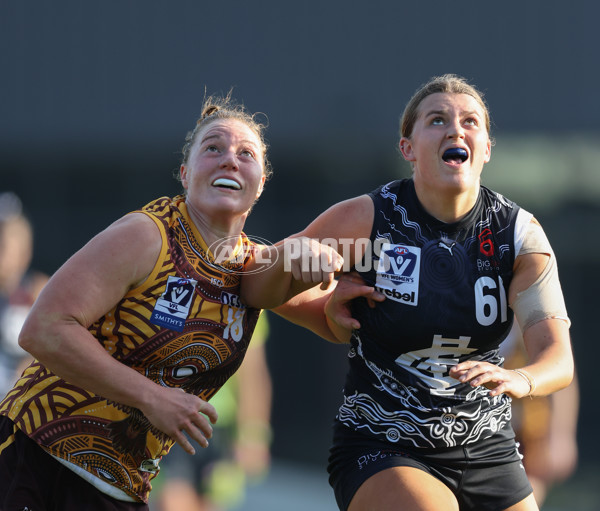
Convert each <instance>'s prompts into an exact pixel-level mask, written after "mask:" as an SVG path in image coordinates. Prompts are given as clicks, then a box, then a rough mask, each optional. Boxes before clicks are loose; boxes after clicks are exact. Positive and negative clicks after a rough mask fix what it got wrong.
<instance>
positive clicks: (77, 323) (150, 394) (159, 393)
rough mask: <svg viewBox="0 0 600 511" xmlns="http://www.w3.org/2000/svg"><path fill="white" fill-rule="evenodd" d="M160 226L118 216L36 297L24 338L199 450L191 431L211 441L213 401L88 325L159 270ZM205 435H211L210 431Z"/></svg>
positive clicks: (59, 368)
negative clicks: (121, 355)
mask: <svg viewBox="0 0 600 511" xmlns="http://www.w3.org/2000/svg"><path fill="white" fill-rule="evenodd" d="M161 243H162V240H161V236H160V232H159V230H158V228H157V226H156V225H155V224H154V222H153V221H152V220H151V219H150V218H148V217H147V216H146V215H143V214H139V213H135V214H131V215H127V216H125V217H123V218H122V219H120V220H118V221H117V222H115V223H114V224H112V225H111V226H109V227H108V228H107V229H105V230H104V231H102V232H101V233H99V234H98V235H97V236H95V237H94V238H93V239H92V240H90V241H89V242H88V243H87V244H86V245H85V246H84V247H83V248H82V249H81V250H79V251H78V252H77V253H75V254H74V255H73V256H72V257H71V258H70V259H69V260H68V261H67V262H66V263H65V264H64V265H63V266H62V267H61V268H60V269H59V270H58V271H57V272H56V273H55V274H54V275H53V276H52V278H51V279H50V280H49V282H48V283H47V284H46V286H45V287H44V289H43V291H42V292H41V294H40V296H39V297H38V299H37V301H36V303H35V304H34V306H33V308H32V310H31V312H30V314H29V316H28V318H27V320H26V322H25V324H24V326H23V329H22V331H21V335H20V337H19V344H20V345H21V346H22V347H23V348H24V349H25V350H27V351H28V352H29V353H31V354H32V355H33V356H34V357H35V358H37V359H38V360H39V361H40V362H41V363H42V364H44V365H45V366H46V367H48V368H49V369H50V370H51V371H52V372H53V373H55V374H57V375H58V376H60V377H61V378H63V379H65V380H67V381H69V382H70V383H73V384H75V385H78V386H80V387H82V388H84V389H86V390H89V391H91V392H93V393H95V394H98V395H100V396H103V397H104V398H107V399H110V400H112V401H116V402H119V403H122V404H124V405H128V406H132V407H135V408H138V409H140V410H141V411H142V412H143V413H144V414H145V415H146V416H147V418H148V419H149V420H150V422H152V423H153V424H154V425H155V426H156V427H157V428H158V429H160V430H161V431H163V432H165V433H166V434H168V435H169V436H171V437H172V438H173V439H175V440H176V441H178V442H179V443H181V444H182V446H183V447H184V449H186V450H187V451H188V452H193V448H192V446H191V444H189V442H188V440H187V439H186V438H185V435H183V434H182V430H185V431H187V432H188V433H189V434H190V436H191V437H192V438H193V439H194V440H196V441H197V442H198V443H200V444H201V445H203V446H204V445H206V444H207V441H206V438H208V437H210V434H211V427H210V425H209V424H208V421H207V420H206V418H204V417H202V416H201V415H200V414H198V411H202V412H203V413H206V414H207V415H208V416H209V417H210V419H211V420H212V421H213V422H214V421H215V420H216V413H215V411H214V409H213V407H212V406H211V405H209V404H208V403H206V402H204V401H203V400H201V399H200V398H198V397H197V396H193V395H190V394H186V393H184V392H181V390H179V389H171V388H165V387H161V386H160V385H158V384H156V383H154V382H153V381H151V380H150V379H148V378H146V377H145V376H143V375H142V374H140V373H138V372H137V371H135V370H134V369H132V368H130V367H128V366H126V365H124V364H122V363H120V362H119V361H118V360H116V359H115V358H113V357H112V356H110V354H109V353H108V352H107V351H106V350H105V349H104V347H103V346H102V344H101V343H100V342H98V340H97V339H96V338H95V337H94V336H92V334H91V333H90V332H89V330H88V327H89V326H90V325H91V324H93V323H94V322H95V321H96V320H98V319H99V318H100V317H101V316H102V315H104V314H105V313H106V312H107V311H109V310H110V309H112V308H113V307H114V306H115V305H116V304H117V303H118V302H119V301H120V300H121V298H122V297H123V296H124V295H125V294H126V293H127V292H128V291H129V290H130V289H132V288H134V287H136V286H138V285H139V284H141V283H142V282H143V281H144V280H145V279H146V278H147V276H148V275H149V274H150V273H151V271H152V270H153V268H154V266H155V264H156V262H157V259H158V256H159V254H160V251H161ZM205 437H206V438H205Z"/></svg>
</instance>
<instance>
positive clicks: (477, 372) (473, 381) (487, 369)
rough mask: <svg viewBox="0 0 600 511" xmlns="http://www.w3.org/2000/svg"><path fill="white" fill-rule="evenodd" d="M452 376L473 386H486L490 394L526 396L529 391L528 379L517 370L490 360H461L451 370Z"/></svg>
mask: <svg viewBox="0 0 600 511" xmlns="http://www.w3.org/2000/svg"><path fill="white" fill-rule="evenodd" d="M449 373H450V376H451V377H452V378H455V379H457V380H458V381H460V382H462V383H468V384H469V385H471V386H472V387H478V386H484V387H486V388H487V389H489V391H490V396H498V395H500V394H506V395H508V396H510V397H513V398H520V397H523V396H526V395H527V394H528V392H529V386H528V384H527V381H526V380H525V379H523V378H522V377H521V376H519V375H518V374H517V373H516V372H515V371H510V370H507V369H504V368H502V367H500V366H497V365H494V364H490V363H488V362H479V361H475V360H471V361H467V362H461V363H460V364H457V365H455V366H454V367H452V368H451V369H450V371H449Z"/></svg>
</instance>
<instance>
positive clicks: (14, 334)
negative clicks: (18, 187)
mask: <svg viewBox="0 0 600 511" xmlns="http://www.w3.org/2000/svg"><path fill="white" fill-rule="evenodd" d="M32 257H33V229H32V226H31V223H30V222H29V220H28V219H27V218H26V216H25V215H24V213H23V205H22V203H21V200H20V199H19V197H17V195H15V194H14V193H12V192H3V193H0V397H4V395H5V394H6V392H8V390H9V389H10V388H11V387H12V386H13V384H14V382H15V380H16V379H17V376H18V374H17V373H20V370H21V369H22V368H23V367H24V365H25V362H26V361H29V360H30V359H31V355H29V353H27V352H26V351H24V350H23V349H22V348H21V347H20V346H19V344H18V342H17V338H18V336H19V332H20V331H21V327H22V326H23V322H24V321H25V317H26V316H27V313H28V312H29V309H30V308H31V306H32V305H33V302H34V301H35V299H36V298H37V295H38V294H39V292H40V291H41V289H42V287H43V286H44V284H45V283H46V281H47V280H48V277H47V276H46V275H44V274H42V273H40V272H38V271H35V270H32V269H31V268H30V267H29V265H30V264H31V259H32Z"/></svg>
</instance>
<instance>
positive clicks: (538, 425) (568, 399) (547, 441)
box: [500, 321, 579, 507]
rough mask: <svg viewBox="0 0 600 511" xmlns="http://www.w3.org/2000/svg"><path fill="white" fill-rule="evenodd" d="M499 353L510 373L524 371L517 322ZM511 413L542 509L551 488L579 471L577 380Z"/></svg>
mask: <svg viewBox="0 0 600 511" xmlns="http://www.w3.org/2000/svg"><path fill="white" fill-rule="evenodd" d="M500 350H501V351H500V352H501V355H502V356H503V357H504V358H505V363H504V366H505V367H506V368H507V369H511V368H515V367H522V366H523V364H524V363H525V361H526V360H527V352H526V351H525V344H524V343H523V337H522V335H521V330H520V329H519V325H518V324H517V322H516V321H515V322H514V324H513V327H512V330H511V331H510V333H509V334H508V336H507V338H506V339H505V340H504V341H503V343H502V344H501V345H500ZM512 413H513V417H512V423H513V428H514V430H515V434H516V438H517V441H518V442H520V444H521V454H523V464H524V466H525V471H526V472H527V475H528V477H529V481H530V482H531V485H532V486H533V494H534V495H535V499H536V501H537V503H538V505H539V506H540V507H541V506H542V504H543V503H544V501H545V500H546V496H547V495H548V492H549V491H550V489H551V487H552V486H553V485H555V484H558V483H561V482H563V481H565V480H566V479H567V478H569V477H570V476H571V475H572V474H573V472H574V471H575V469H576V467H577V457H578V449H577V418H578V414H579V387H578V383H577V376H575V378H573V382H572V383H571V384H570V385H569V386H568V387H566V388H564V389H562V390H559V391H558V392H555V393H554V394H551V395H549V396H543V397H540V396H537V397H534V398H531V399H514V400H513V402H512Z"/></svg>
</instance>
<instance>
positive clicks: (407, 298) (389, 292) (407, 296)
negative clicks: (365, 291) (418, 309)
mask: <svg viewBox="0 0 600 511" xmlns="http://www.w3.org/2000/svg"><path fill="white" fill-rule="evenodd" d="M375 289H376V290H377V291H379V292H380V293H383V294H384V295H386V296H388V297H390V298H392V299H393V300H396V301H397V302H407V303H412V304H415V305H416V303H415V302H416V294H415V292H414V291H411V292H410V293H400V292H399V291H397V290H396V289H386V288H383V287H378V286H375Z"/></svg>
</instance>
